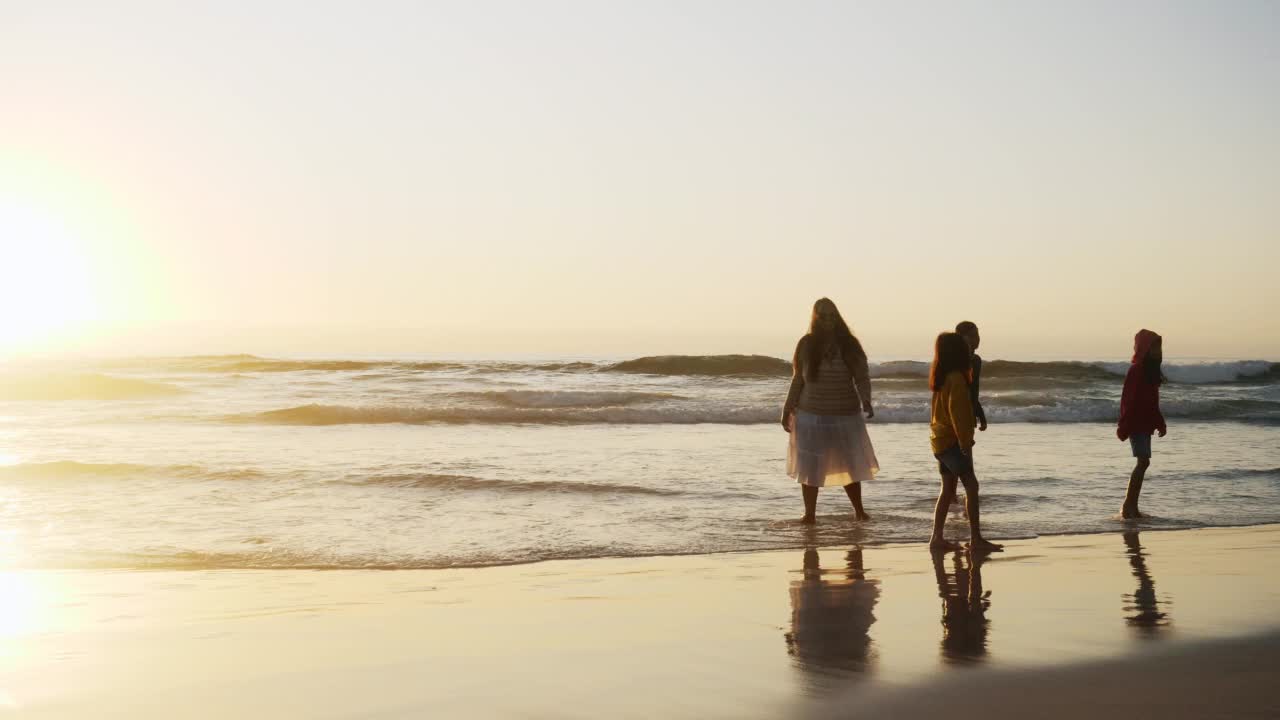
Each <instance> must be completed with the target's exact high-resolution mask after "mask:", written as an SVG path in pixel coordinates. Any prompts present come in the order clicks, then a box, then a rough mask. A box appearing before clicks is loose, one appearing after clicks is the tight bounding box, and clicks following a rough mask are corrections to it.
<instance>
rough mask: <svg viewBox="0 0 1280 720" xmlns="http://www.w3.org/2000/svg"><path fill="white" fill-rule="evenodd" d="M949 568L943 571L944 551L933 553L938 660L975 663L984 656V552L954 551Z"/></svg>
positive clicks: (987, 596) (986, 602)
mask: <svg viewBox="0 0 1280 720" xmlns="http://www.w3.org/2000/svg"><path fill="white" fill-rule="evenodd" d="M953 557H954V561H953V569H952V571H951V572H947V567H946V561H947V553H944V552H935V553H933V573H934V575H935V576H936V578H937V580H938V597H940V598H942V659H943V660H944V661H946V662H950V663H971V662H979V661H982V660H984V659H985V658H986V655H987V629H988V626H989V625H990V624H991V621H990V620H988V619H987V609H988V608H990V607H991V593H990V592H983V589H982V563H984V562H986V559H987V558H986V553H975V554H973V555H972V556H971V555H970V554H969V553H967V552H966V551H963V550H961V551H957V552H955V553H954V556H953Z"/></svg>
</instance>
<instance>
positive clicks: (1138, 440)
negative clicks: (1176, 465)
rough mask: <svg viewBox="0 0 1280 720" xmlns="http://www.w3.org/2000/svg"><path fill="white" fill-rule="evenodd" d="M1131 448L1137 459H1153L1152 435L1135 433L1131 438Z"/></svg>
mask: <svg viewBox="0 0 1280 720" xmlns="http://www.w3.org/2000/svg"><path fill="white" fill-rule="evenodd" d="M1129 447H1131V448H1133V456H1134V457H1136V458H1146V459H1148V460H1150V459H1151V433H1134V434H1132V435H1130V436H1129Z"/></svg>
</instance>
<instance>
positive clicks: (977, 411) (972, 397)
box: [969, 353, 987, 425]
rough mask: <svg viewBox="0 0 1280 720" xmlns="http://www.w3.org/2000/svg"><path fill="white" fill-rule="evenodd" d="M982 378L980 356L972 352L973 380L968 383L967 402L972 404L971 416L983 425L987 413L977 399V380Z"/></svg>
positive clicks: (985, 421) (985, 422)
mask: <svg viewBox="0 0 1280 720" xmlns="http://www.w3.org/2000/svg"><path fill="white" fill-rule="evenodd" d="M981 379H982V358H981V357H979V356H978V353H974V354H973V382H972V383H971V384H970V385H969V402H970V403H972V404H973V416H974V417H975V418H977V420H978V422H980V423H982V424H983V425H986V424H987V413H986V411H985V410H983V409H982V403H981V402H980V401H979V400H978V382H979V381H981Z"/></svg>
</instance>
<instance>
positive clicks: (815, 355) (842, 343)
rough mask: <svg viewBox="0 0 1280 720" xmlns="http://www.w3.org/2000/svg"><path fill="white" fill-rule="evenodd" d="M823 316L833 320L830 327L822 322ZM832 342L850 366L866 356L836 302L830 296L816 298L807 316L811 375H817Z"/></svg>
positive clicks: (808, 359) (807, 350) (807, 349)
mask: <svg viewBox="0 0 1280 720" xmlns="http://www.w3.org/2000/svg"><path fill="white" fill-rule="evenodd" d="M824 317H831V318H832V320H834V322H833V323H832V326H831V327H830V328H827V327H826V326H825V325H824V324H823V323H822V320H823V318H824ZM832 343H835V345H836V347H838V348H840V353H841V355H842V356H843V357H844V363H845V365H846V366H848V367H850V368H852V367H853V365H851V364H850V363H852V362H854V361H855V360H856V359H858V358H860V357H865V356H866V352H865V351H864V350H863V349H862V343H860V342H858V338H856V337H854V335H853V331H852V330H850V329H849V325H848V323H846V322H845V321H844V317H843V316H842V315H841V314H840V310H839V308H837V307H836V304H835V303H834V302H832V301H831V299H830V298H818V300H817V302H815V303H814V304H813V314H812V315H811V316H810V317H809V335H808V347H807V348H806V352H807V353H808V358H807V362H808V366H809V367H808V370H809V375H810V376H811V377H817V375H818V369H819V368H821V367H822V356H823V355H825V354H826V352H827V349H828V348H830V347H831V344H832Z"/></svg>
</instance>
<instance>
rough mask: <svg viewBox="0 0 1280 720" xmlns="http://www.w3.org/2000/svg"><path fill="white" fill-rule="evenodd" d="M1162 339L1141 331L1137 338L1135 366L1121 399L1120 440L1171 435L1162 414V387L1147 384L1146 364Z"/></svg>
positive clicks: (1126, 377) (1134, 353) (1128, 377)
mask: <svg viewBox="0 0 1280 720" xmlns="http://www.w3.org/2000/svg"><path fill="white" fill-rule="evenodd" d="M1159 339H1160V336H1159V335H1157V334H1155V333H1153V332H1151V331H1150V330H1139V331H1138V334H1137V335H1135V336H1134V338H1133V364H1132V365H1130V366H1129V372H1128V373H1126V374H1125V376H1124V392H1123V393H1121V395H1120V423H1119V425H1118V426H1117V427H1116V437H1119V438H1120V439H1121V440H1128V439H1129V436H1130V435H1150V434H1151V433H1153V432H1155V431H1157V430H1159V431H1161V432H1165V431H1167V428H1166V427H1165V424H1164V415H1161V414H1160V383H1159V382H1154V383H1152V382H1147V374H1146V371H1145V369H1144V368H1143V367H1142V361H1143V360H1146V359H1147V353H1149V352H1151V346H1152V345H1154V344H1155V342H1156V341H1157V340H1159Z"/></svg>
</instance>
